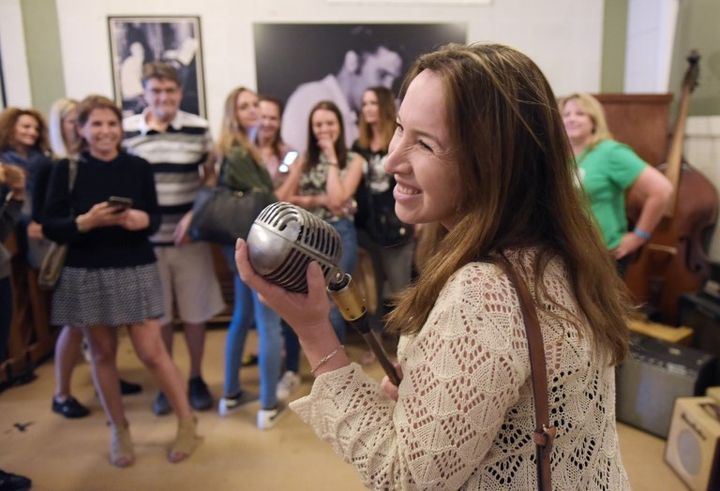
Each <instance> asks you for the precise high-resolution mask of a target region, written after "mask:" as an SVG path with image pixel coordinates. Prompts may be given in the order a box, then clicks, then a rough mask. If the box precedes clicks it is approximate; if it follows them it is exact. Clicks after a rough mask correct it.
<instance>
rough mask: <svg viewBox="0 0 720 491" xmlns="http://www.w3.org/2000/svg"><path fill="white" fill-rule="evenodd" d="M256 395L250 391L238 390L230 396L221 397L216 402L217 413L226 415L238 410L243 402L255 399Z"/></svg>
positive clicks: (247, 402) (246, 402)
mask: <svg viewBox="0 0 720 491" xmlns="http://www.w3.org/2000/svg"><path fill="white" fill-rule="evenodd" d="M257 399H258V396H257V395H255V394H251V393H250V392H244V391H243V392H240V393H238V394H237V395H234V396H230V397H221V398H220V402H218V413H219V414H220V416H227V415H228V414H230V413H234V412H235V411H237V410H239V409H240V408H241V407H242V406H244V405H245V404H249V403H251V402H254V401H257Z"/></svg>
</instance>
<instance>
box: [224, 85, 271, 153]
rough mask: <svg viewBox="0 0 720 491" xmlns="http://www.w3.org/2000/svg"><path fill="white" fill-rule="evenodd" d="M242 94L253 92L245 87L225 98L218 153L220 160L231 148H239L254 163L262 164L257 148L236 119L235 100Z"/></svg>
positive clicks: (234, 90) (233, 91) (235, 90)
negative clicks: (249, 156)
mask: <svg viewBox="0 0 720 491" xmlns="http://www.w3.org/2000/svg"><path fill="white" fill-rule="evenodd" d="M243 92H252V93H253V94H254V93H255V91H253V90H250V89H248V88H247V87H242V86H240V87H236V88H234V89H233V90H231V91H230V93H229V94H228V95H227V97H226V98H225V106H224V108H225V109H224V111H223V119H222V125H221V127H220V136H219V137H218V145H217V146H218V152H219V154H220V156H219V157H220V158H222V157H223V156H225V155H227V154H228V153H230V150H232V148H233V147H235V146H239V147H241V148H242V149H243V150H245V151H247V152H248V153H249V154H250V155H251V156H252V158H253V159H254V160H255V162H256V163H258V164H259V163H260V162H262V158H261V157H260V152H259V151H258V149H257V147H256V146H255V145H254V144H253V143H252V142H251V141H250V139H249V138H248V134H247V132H246V131H245V128H243V127H242V126H241V125H240V121H238V118H237V109H236V106H237V98H238V96H239V95H240V94H242V93H243Z"/></svg>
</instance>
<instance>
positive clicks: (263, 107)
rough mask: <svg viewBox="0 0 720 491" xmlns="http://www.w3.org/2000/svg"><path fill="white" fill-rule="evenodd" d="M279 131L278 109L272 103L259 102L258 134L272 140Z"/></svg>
mask: <svg viewBox="0 0 720 491" xmlns="http://www.w3.org/2000/svg"><path fill="white" fill-rule="evenodd" d="M278 131H280V108H279V107H278V106H277V104H275V103H274V102H270V101H260V134H261V135H262V136H264V137H266V138H268V139H274V138H275V136H276V135H277V134H278Z"/></svg>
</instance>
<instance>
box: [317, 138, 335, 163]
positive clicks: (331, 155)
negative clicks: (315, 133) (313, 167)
mask: <svg viewBox="0 0 720 491" xmlns="http://www.w3.org/2000/svg"><path fill="white" fill-rule="evenodd" d="M318 147H320V151H321V152H322V153H323V155H325V158H326V159H327V160H328V162H330V163H331V164H335V165H337V164H338V159H337V154H336V153H335V143H334V142H333V141H332V138H328V137H323V138H320V139H319V140H318Z"/></svg>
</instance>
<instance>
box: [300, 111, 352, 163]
mask: <svg viewBox="0 0 720 491" xmlns="http://www.w3.org/2000/svg"><path fill="white" fill-rule="evenodd" d="M321 109H324V110H326V111H330V112H332V113H334V114H335V117H336V118H337V120H338V124H339V125H340V134H339V135H338V138H337V141H336V142H335V155H337V158H338V166H339V167H340V168H341V169H344V168H345V166H346V165H347V154H348V150H347V145H345V124H344V123H343V117H342V113H341V112H340V109H338V107H337V106H336V105H335V103H334V102H332V101H320V102H318V103H317V104H315V106H313V108H312V110H311V111H310V117H309V118H308V143H307V160H306V162H305V169H306V170H307V169H310V168H312V167H315V166H316V165H317V164H318V163H319V162H320V146H319V145H318V139H317V138H316V137H315V132H314V131H313V125H312V119H313V116H314V115H315V112H316V111H319V110H321Z"/></svg>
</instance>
